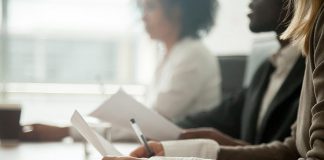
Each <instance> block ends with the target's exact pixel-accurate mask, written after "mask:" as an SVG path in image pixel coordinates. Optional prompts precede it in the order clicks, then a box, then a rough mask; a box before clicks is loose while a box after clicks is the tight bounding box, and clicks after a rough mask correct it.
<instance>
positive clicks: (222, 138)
mask: <svg viewBox="0 0 324 160" xmlns="http://www.w3.org/2000/svg"><path fill="white" fill-rule="evenodd" d="M198 138H203V139H212V140H214V141H216V142H218V143H219V144H220V145H227V146H237V145H247V144H248V143H246V142H244V141H241V140H238V139H235V138H232V137H230V136H228V135H226V134H224V133H222V132H220V131H218V130H216V129H213V128H197V129H188V130H185V132H183V133H182V134H181V135H180V136H179V139H198Z"/></svg>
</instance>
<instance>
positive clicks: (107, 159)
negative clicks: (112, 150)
mask: <svg viewBox="0 0 324 160" xmlns="http://www.w3.org/2000/svg"><path fill="white" fill-rule="evenodd" d="M102 160H144V159H143V158H135V157H127V156H124V157H104V158H102Z"/></svg>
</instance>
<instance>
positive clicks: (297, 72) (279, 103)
mask: <svg viewBox="0 0 324 160" xmlns="http://www.w3.org/2000/svg"><path fill="white" fill-rule="evenodd" d="M304 69H305V62H304V58H302V56H301V57H300V58H299V59H298V60H297V62H296V64H295V65H294V67H293V68H292V70H291V71H290V73H289V75H288V77H287V78H286V80H285V81H284V83H283V85H282V86H281V88H280V89H279V91H278V93H277V95H276V96H275V97H274V99H273V101H272V102H271V104H270V107H269V109H268V110H267V113H266V114H265V117H264V119H263V122H262V124H261V129H260V131H259V132H257V128H256V126H257V119H258V115H259V114H258V113H259V110H260V107H261V101H262V98H263V95H264V93H265V90H266V89H267V86H268V84H269V79H270V75H271V73H272V72H273V71H274V68H273V66H272V64H271V63H270V61H269V60H266V61H265V62H263V63H262V64H261V66H260V67H259V68H258V70H257V71H256V73H255V75H254V77H253V80H252V83H251V85H250V86H249V87H248V88H245V89H242V91H240V92H239V93H238V94H236V95H233V96H231V97H230V98H228V99H225V100H223V102H222V103H221V104H220V105H219V106H216V107H215V108H214V109H212V110H210V111H208V112H201V113H198V114H194V115H191V116H188V117H186V118H185V119H183V120H181V121H178V122H177V124H178V125H179V126H180V127H183V128H197V127H213V128H216V129H218V130H220V131H222V132H224V133H226V134H228V135H230V136H232V137H234V138H240V139H242V140H245V141H247V142H249V143H251V144H259V143H266V142H270V141H273V140H283V139H284V138H285V137H288V136H289V135H290V127H291V125H292V124H293V123H294V121H295V120H296V116H297V108H298V103H299V97H300V92H301V86H302V81H303V75H304Z"/></svg>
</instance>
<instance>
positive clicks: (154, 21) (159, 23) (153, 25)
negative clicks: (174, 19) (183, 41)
mask: <svg viewBox="0 0 324 160" xmlns="http://www.w3.org/2000/svg"><path fill="white" fill-rule="evenodd" d="M147 24H148V27H149V29H150V31H151V34H154V35H156V36H159V35H163V34H164V32H166V30H167V28H168V26H169V23H168V21H167V19H166V18H165V17H164V16H162V15H161V14H159V13H156V14H154V15H151V16H150V18H149V22H148V23H147Z"/></svg>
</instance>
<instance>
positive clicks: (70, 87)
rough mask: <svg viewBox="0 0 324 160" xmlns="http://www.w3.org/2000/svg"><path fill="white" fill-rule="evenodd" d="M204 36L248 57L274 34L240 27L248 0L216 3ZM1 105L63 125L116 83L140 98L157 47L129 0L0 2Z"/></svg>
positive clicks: (212, 44) (216, 48) (216, 46)
mask: <svg viewBox="0 0 324 160" xmlns="http://www.w3.org/2000/svg"><path fill="white" fill-rule="evenodd" d="M219 2H220V11H219V13H218V17H217V24H216V26H215V28H214V29H213V30H212V32H211V34H210V35H209V36H208V37H206V38H205V42H206V43H207V45H208V47H209V48H210V49H211V50H212V51H213V53H214V54H215V55H249V54H251V53H252V52H253V51H254V50H255V49H254V47H253V46H255V44H257V43H262V42H263V41H267V43H268V42H269V40H271V39H274V37H273V35H272V34H266V35H263V34H262V35H253V34H251V33H250V31H249V30H248V19H247V18H246V15H247V13H248V12H249V9H248V7H247V6H248V3H249V0H241V1H237V0H219ZM0 38H1V44H0V45H1V48H0V49H1V51H0V61H1V62H0V65H1V66H0V80H1V82H2V83H1V84H2V85H1V100H2V102H14V103H20V104H22V107H23V114H22V121H21V122H22V124H28V123H35V122H43V123H44V122H47V123H54V122H55V124H57V123H61V124H66V123H68V121H69V117H70V116H71V113H72V111H73V110H74V109H78V110H80V111H81V112H84V113H87V112H89V111H92V110H93V109H95V108H96V107H97V106H98V105H99V104H101V103H102V102H103V101H104V100H105V99H107V98H108V97H109V96H110V95H111V94H113V93H115V92H116V91H117V90H118V89H119V87H122V88H123V89H124V90H125V91H126V92H128V93H129V94H131V95H133V96H135V97H136V98H137V99H138V100H139V101H143V99H144V97H145V92H146V89H147V84H149V82H150V80H151V77H152V75H153V73H154V69H155V65H156V61H157V59H158V57H159V53H160V52H161V51H159V50H160V48H161V47H159V44H157V43H156V42H153V41H151V40H150V39H149V37H148V36H147V34H146V33H145V30H144V28H143V24H142V22H141V14H140V12H139V10H138V8H137V6H136V2H135V0H2V1H1V37H0Z"/></svg>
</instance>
